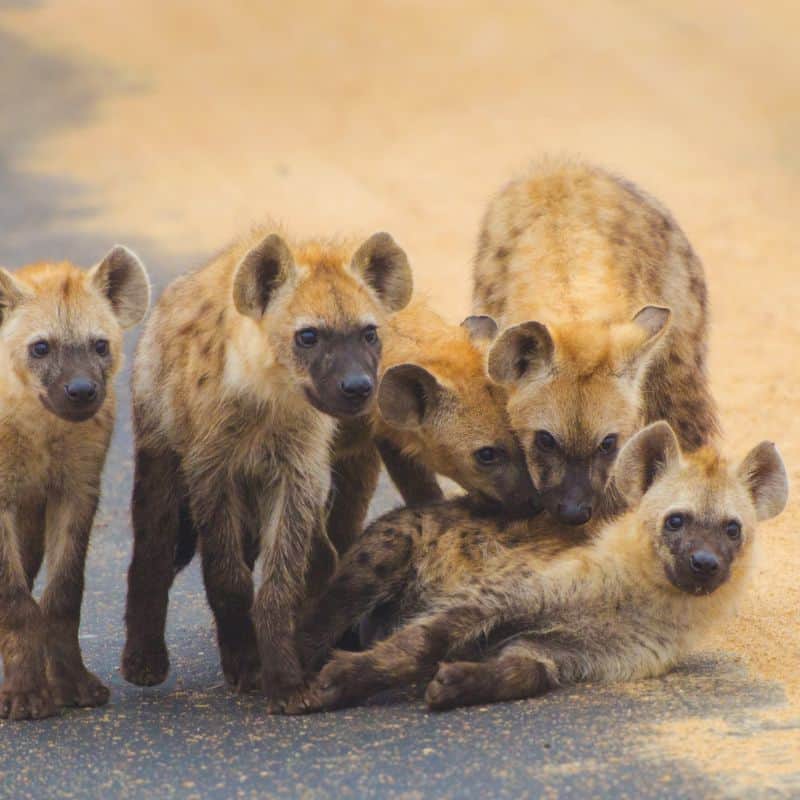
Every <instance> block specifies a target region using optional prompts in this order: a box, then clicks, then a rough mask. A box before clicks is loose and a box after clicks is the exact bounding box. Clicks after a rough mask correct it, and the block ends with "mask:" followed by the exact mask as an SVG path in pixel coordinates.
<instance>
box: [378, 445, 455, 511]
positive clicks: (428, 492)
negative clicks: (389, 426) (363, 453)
mask: <svg viewBox="0 0 800 800" xmlns="http://www.w3.org/2000/svg"><path fill="white" fill-rule="evenodd" d="M378 449H379V451H380V454H381V458H382V459H383V463H384V466H385V467H386V471H387V472H388V473H389V477H390V478H391V479H392V482H393V483H394V485H395V486H396V487H397V490H398V491H399V492H400V494H401V495H402V496H403V500H404V501H405V503H406V505H407V506H409V507H410V508H418V507H419V506H424V505H429V504H431V503H438V502H439V501H440V500H442V499H443V498H444V494H443V492H442V490H441V488H440V486H439V482H438V481H437V480H436V475H435V474H434V473H433V472H431V471H430V470H429V469H428V468H427V467H426V466H424V465H423V464H421V463H420V462H419V461H416V460H415V459H413V458H410V457H409V456H406V455H403V453H402V452H401V451H400V450H399V449H398V448H397V447H395V446H394V445H393V444H392V443H391V442H389V441H387V440H386V439H382V440H380V441H379V442H378Z"/></svg>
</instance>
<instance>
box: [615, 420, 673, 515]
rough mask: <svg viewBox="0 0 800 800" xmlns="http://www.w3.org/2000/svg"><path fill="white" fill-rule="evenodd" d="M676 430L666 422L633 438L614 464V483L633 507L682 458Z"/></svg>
mask: <svg viewBox="0 0 800 800" xmlns="http://www.w3.org/2000/svg"><path fill="white" fill-rule="evenodd" d="M680 454H681V449H680V445H679V444H678V439H677V438H676V436H675V433H674V431H673V430H672V428H671V427H670V426H669V424H668V423H667V422H664V421H663V420H661V421H659V422H654V423H653V424H652V425H648V426H647V427H646V428H643V429H642V430H640V431H639V432H638V433H637V434H636V435H635V436H632V437H631V438H630V439H629V440H628V441H627V442H626V443H625V445H624V446H623V448H622V450H620V452H619V455H618V456H617V460H616V461H615V462H614V468H613V470H612V478H613V480H614V483H615V485H616V487H617V489H619V491H620V492H621V493H622V495H623V496H624V497H625V499H626V500H627V501H628V502H629V503H630V504H631V505H636V504H637V503H638V502H639V501H640V500H641V499H642V497H643V495H644V494H645V493H646V492H647V491H648V489H649V488H650V487H651V486H652V485H653V484H654V483H655V481H656V480H657V479H658V477H659V475H661V474H662V473H663V472H664V471H665V470H666V469H667V467H668V466H669V465H670V464H671V463H673V462H674V461H676V460H677V459H679V458H680Z"/></svg>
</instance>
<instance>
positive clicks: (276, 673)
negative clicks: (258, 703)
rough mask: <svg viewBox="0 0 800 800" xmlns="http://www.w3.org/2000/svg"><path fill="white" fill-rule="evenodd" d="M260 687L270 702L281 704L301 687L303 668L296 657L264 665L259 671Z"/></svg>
mask: <svg viewBox="0 0 800 800" xmlns="http://www.w3.org/2000/svg"><path fill="white" fill-rule="evenodd" d="M261 687H262V689H263V691H264V694H265V695H266V696H267V699H268V701H269V703H270V704H272V705H274V704H278V705H280V704H282V703H284V702H285V701H287V700H288V699H290V698H291V697H292V696H293V695H294V694H295V693H297V692H299V691H301V690H302V688H303V670H302V668H301V667H300V662H299V661H298V660H297V659H288V660H284V661H282V662H281V663H279V664H272V665H270V666H266V667H264V668H263V669H262V671H261Z"/></svg>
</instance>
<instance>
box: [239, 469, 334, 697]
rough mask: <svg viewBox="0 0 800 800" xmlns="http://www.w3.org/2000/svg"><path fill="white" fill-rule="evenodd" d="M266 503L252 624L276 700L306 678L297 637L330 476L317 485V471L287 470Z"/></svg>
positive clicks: (321, 536)
mask: <svg viewBox="0 0 800 800" xmlns="http://www.w3.org/2000/svg"><path fill="white" fill-rule="evenodd" d="M286 472H287V473H288V474H286V475H284V477H283V479H282V480H281V482H280V483H279V485H278V486H277V487H276V488H275V491H274V494H273V495H272V497H270V501H271V502H272V503H273V507H272V509H271V510H267V509H265V512H264V521H263V527H262V531H261V540H262V542H263V548H264V561H263V580H262V583H261V587H260V589H259V592H258V596H257V597H256V600H255V603H254V604H253V624H254V626H255V630H256V639H257V641H258V650H259V654H260V657H261V684H262V689H263V691H264V693H265V694H266V695H267V697H268V698H269V699H270V700H271V701H278V702H279V701H281V700H282V699H284V698H286V697H288V696H290V695H291V694H292V693H293V692H295V691H297V690H298V689H299V688H300V686H301V685H302V683H303V670H302V667H301V664H300V658H299V655H298V651H297V646H296V642H295V631H296V626H297V621H298V615H299V612H300V609H301V606H302V603H303V600H304V599H305V596H306V591H305V589H306V581H307V577H308V576H307V571H308V568H309V562H310V558H311V553H312V545H313V543H314V542H315V541H324V540H325V539H326V538H327V534H326V533H325V500H326V498H327V493H328V488H329V486H328V481H327V478H328V476H327V475H326V476H325V479H326V480H325V481H324V482H320V483H319V485H318V486H315V485H314V484H315V483H316V481H315V479H314V476H313V475H304V476H302V477H301V476H300V475H294V476H291V471H290V470H288V469H287V470H286Z"/></svg>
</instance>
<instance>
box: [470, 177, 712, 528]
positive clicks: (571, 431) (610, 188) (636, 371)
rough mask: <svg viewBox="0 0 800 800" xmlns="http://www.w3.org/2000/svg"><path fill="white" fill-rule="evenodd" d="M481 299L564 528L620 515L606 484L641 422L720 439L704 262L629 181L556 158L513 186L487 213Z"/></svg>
mask: <svg viewBox="0 0 800 800" xmlns="http://www.w3.org/2000/svg"><path fill="white" fill-rule="evenodd" d="M474 305H475V309H476V313H484V314H491V315H492V316H494V317H495V319H497V321H498V323H500V325H501V326H503V327H505V328H506V330H505V331H504V332H503V333H502V334H501V335H500V336H499V337H498V339H497V341H496V342H495V344H494V347H493V348H492V351H491V352H490V354H489V374H490V375H491V376H492V378H494V379H495V380H496V381H498V382H500V383H502V384H504V385H506V386H507V387H509V390H510V393H511V397H510V400H509V414H510V416H511V422H512V426H513V428H514V430H515V431H516V433H517V435H518V436H519V438H520V440H521V441H522V445H523V447H524V449H525V454H526V457H527V458H528V465H529V468H530V471H531V475H532V477H533V482H534V484H535V486H536V488H537V489H538V490H539V491H540V492H541V494H542V501H543V504H544V506H545V508H547V510H548V511H549V512H550V513H551V514H553V515H554V516H557V517H558V518H559V519H560V520H562V521H563V522H567V523H570V524H575V525H581V524H584V523H585V522H586V521H587V520H588V519H589V518H590V517H591V516H592V514H593V513H600V514H601V515H603V514H604V513H606V514H607V513H608V512H610V511H613V510H615V509H614V502H613V501H614V498H613V494H612V493H608V492H606V491H605V487H606V478H607V477H608V473H609V470H610V468H611V465H612V463H613V461H614V458H615V457H616V454H617V452H618V450H619V448H620V446H621V445H622V444H623V442H624V441H625V439H627V438H628V437H629V436H630V435H631V434H633V433H634V432H635V431H637V430H638V429H639V428H640V427H642V425H644V424H647V423H650V422H654V421H656V420H659V419H664V420H666V421H667V422H669V423H670V424H671V425H672V427H673V428H674V429H675V431H676V432H677V434H678V438H679V440H680V442H681V445H682V446H683V447H684V448H685V449H688V450H694V449H697V448H699V447H701V446H702V445H704V444H706V443H708V442H709V440H710V439H711V438H712V437H713V435H714V434H715V433H716V431H717V418H716V411H715V408H714V403H713V400H712V398H711V395H710V393H709V387H708V380H707V376H706V344H707V328H708V302H707V294H706V284H705V278H704V275H703V268H702V265H701V263H700V260H699V258H698V257H697V255H696V254H695V252H694V251H693V250H692V248H691V246H690V244H689V242H688V241H687V239H686V236H685V235H684V233H683V231H682V230H681V229H680V228H679V227H678V225H677V223H676V222H675V220H674V219H673V218H672V216H671V215H670V213H669V212H668V211H667V210H666V209H665V208H664V207H663V206H662V205H660V204H659V203H658V202H657V201H656V200H654V199H653V198H651V197H649V196H647V195H646V194H644V193H643V192H641V191H640V190H639V189H638V188H637V187H636V186H634V185H633V184H631V183H629V182H628V181H625V180H622V179H620V178H616V177H614V176H612V175H609V174H608V173H606V172H604V171H602V170H600V169H597V168H594V167H590V166H586V165H583V164H578V163H568V162H567V163H565V162H549V163H547V164H544V165H541V166H539V167H538V168H536V169H534V170H533V171H532V172H531V173H529V174H528V175H527V176H525V177H523V178H521V179H519V180H515V181H512V182H511V183H510V184H508V185H507V186H506V187H505V188H504V189H503V190H502V191H501V192H500V193H499V194H498V195H497V196H496V197H495V198H494V199H493V200H492V202H491V203H490V205H489V209H488V211H487V213H486V216H485V218H484V221H483V227H482V230H481V233H480V239H479V242H478V250H477V255H476V258H475V272H474ZM534 320H535V321H534Z"/></svg>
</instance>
